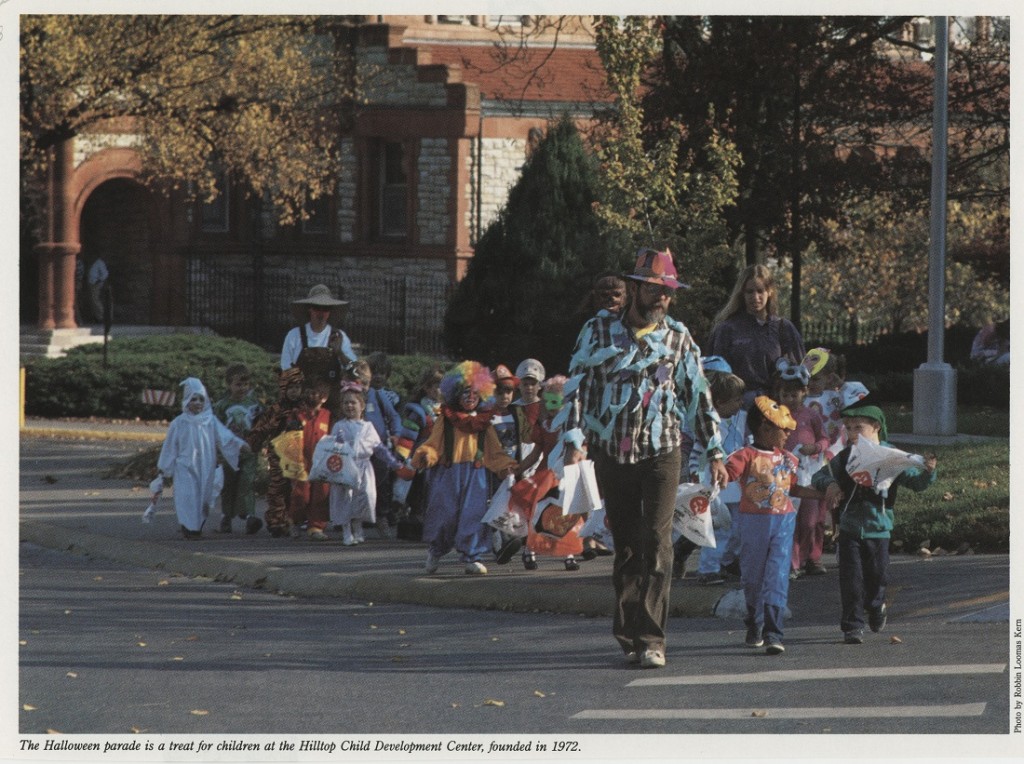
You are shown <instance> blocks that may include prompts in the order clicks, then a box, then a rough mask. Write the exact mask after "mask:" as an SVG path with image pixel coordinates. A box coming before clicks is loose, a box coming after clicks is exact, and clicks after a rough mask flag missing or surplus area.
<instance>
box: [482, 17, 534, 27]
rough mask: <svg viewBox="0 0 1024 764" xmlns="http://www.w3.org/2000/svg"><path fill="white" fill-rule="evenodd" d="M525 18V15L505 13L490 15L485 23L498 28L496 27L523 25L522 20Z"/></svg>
mask: <svg viewBox="0 0 1024 764" xmlns="http://www.w3.org/2000/svg"><path fill="white" fill-rule="evenodd" d="M525 18H526V17H525V16H512V15H509V14H505V15H502V16H493V15H490V16H488V17H487V24H488V26H491V27H494V28H498V27H520V26H523V24H524V23H525V22H524V19H525Z"/></svg>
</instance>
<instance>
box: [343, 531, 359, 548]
mask: <svg viewBox="0 0 1024 764" xmlns="http://www.w3.org/2000/svg"><path fill="white" fill-rule="evenodd" d="M357 543H358V542H357V541H356V538H355V536H353V535H352V534H351V533H346V534H345V535H344V536H342V538H341V544H342V546H355V545H356V544H357Z"/></svg>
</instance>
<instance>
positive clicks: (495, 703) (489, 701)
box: [484, 698, 505, 708]
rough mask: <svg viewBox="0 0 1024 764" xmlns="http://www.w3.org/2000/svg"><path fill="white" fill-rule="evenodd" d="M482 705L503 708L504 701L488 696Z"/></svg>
mask: <svg viewBox="0 0 1024 764" xmlns="http://www.w3.org/2000/svg"><path fill="white" fill-rule="evenodd" d="M484 705H485V706H497V707H498V708H504V707H505V701H504V700H492V699H491V698H488V699H487V700H485V701H484Z"/></svg>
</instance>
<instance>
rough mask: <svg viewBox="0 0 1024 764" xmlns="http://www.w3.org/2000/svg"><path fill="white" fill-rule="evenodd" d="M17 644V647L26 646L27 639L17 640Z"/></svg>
mask: <svg viewBox="0 0 1024 764" xmlns="http://www.w3.org/2000/svg"><path fill="white" fill-rule="evenodd" d="M18 644H19V645H27V644H28V640H27V639H19V640H18Z"/></svg>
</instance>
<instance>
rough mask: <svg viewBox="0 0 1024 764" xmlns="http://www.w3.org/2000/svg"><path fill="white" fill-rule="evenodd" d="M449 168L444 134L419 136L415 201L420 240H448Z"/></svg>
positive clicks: (421, 241) (426, 242)
mask: <svg viewBox="0 0 1024 764" xmlns="http://www.w3.org/2000/svg"><path fill="white" fill-rule="evenodd" d="M451 168H452V158H451V150H450V148H449V146H448V140H447V139H446V138H423V139H422V140H421V141H420V151H419V168H418V173H419V180H418V199H417V204H416V224H417V226H418V227H419V241H420V244H446V243H448V239H449V234H450V230H451V217H450V211H449V201H450V199H451V193H452V187H451Z"/></svg>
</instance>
